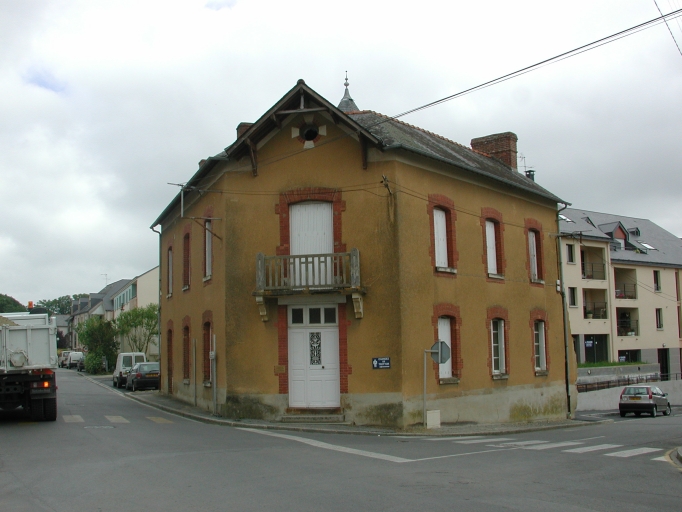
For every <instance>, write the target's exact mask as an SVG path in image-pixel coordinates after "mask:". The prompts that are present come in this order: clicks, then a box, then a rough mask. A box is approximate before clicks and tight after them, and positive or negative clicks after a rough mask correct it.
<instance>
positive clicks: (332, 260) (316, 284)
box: [256, 249, 360, 293]
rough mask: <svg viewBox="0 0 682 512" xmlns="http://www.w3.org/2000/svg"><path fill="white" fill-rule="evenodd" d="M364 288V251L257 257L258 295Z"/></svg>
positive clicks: (259, 254)
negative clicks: (361, 279) (361, 281)
mask: <svg viewBox="0 0 682 512" xmlns="http://www.w3.org/2000/svg"><path fill="white" fill-rule="evenodd" d="M346 288H349V289H359V288H360V252H359V251H358V250H357V249H352V250H351V251H350V252H337V253H329V254H296V255H285V256H265V255H264V254H263V253H258V254H257V255H256V292H257V293H264V292H269V293H277V292H281V293H287V292H293V291H325V290H330V291H331V290H341V289H346Z"/></svg>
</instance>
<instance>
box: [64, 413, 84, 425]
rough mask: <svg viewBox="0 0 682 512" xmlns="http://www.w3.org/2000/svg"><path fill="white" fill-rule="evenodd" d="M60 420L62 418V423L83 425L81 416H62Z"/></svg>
mask: <svg viewBox="0 0 682 512" xmlns="http://www.w3.org/2000/svg"><path fill="white" fill-rule="evenodd" d="M62 418H64V423H83V421H84V420H83V418H82V416H79V415H78V414H72V415H69V414H64V415H62Z"/></svg>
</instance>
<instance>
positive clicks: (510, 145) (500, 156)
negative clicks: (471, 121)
mask: <svg viewBox="0 0 682 512" xmlns="http://www.w3.org/2000/svg"><path fill="white" fill-rule="evenodd" d="M517 140H519V138H518V137H517V136H516V134H515V133H512V132H504V133H495V134H494V135H488V136H487V137H478V138H476V139H471V149H473V150H474V151H478V152H480V153H485V154H486V155H490V156H491V157H493V158H496V159H497V160H499V161H500V162H502V163H503V164H505V165H508V166H509V167H511V168H512V169H514V170H516V141H517Z"/></svg>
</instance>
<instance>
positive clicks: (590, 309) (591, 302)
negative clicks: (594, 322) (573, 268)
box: [583, 288, 609, 320]
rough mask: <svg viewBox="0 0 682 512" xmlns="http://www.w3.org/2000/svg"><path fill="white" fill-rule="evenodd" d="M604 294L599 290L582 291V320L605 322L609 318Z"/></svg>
mask: <svg viewBox="0 0 682 512" xmlns="http://www.w3.org/2000/svg"><path fill="white" fill-rule="evenodd" d="M606 292H607V291H606V290H601V289H590V288H584V289H583V318H587V319H592V318H595V319H601V320H605V319H607V318H608V317H609V315H608V314H609V304H608V301H607V300H606Z"/></svg>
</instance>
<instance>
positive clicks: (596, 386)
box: [576, 373, 682, 393]
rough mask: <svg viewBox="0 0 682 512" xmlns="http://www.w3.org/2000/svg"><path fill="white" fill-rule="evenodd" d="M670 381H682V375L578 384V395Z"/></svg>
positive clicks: (660, 375) (646, 376)
mask: <svg viewBox="0 0 682 512" xmlns="http://www.w3.org/2000/svg"><path fill="white" fill-rule="evenodd" d="M668 380H682V373H662V374H661V373H654V374H651V375H641V376H638V377H618V378H617V379H609V380H603V381H600V382H588V383H585V384H577V385H576V387H577V388H578V393H586V392H588V391H598V390H600V389H610V388H617V387H620V386H628V385H630V384H641V383H642V382H660V381H668Z"/></svg>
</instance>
